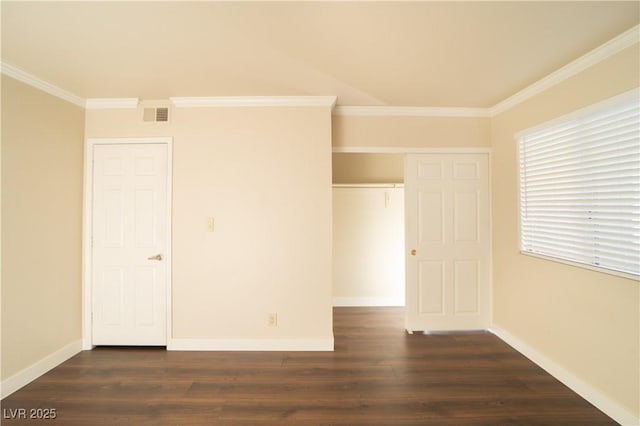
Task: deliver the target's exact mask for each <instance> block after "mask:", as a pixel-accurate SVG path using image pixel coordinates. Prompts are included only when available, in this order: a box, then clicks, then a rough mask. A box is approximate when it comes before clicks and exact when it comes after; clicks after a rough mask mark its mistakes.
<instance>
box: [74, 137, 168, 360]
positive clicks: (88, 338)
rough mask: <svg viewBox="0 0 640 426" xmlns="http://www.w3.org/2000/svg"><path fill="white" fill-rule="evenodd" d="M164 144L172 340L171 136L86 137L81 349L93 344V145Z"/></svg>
mask: <svg viewBox="0 0 640 426" xmlns="http://www.w3.org/2000/svg"><path fill="white" fill-rule="evenodd" d="M123 144H165V145H166V146H167V229H166V239H167V250H166V257H165V259H166V260H167V261H166V265H167V313H166V315H167V344H168V343H169V341H170V340H171V330H172V323H171V188H172V158H173V138H171V137H154V138H87V139H86V140H85V145H84V201H83V204H84V205H83V213H82V349H83V350H91V349H93V344H92V334H93V327H92V319H91V317H92V303H91V301H92V287H93V283H92V281H91V277H92V268H93V265H92V264H91V252H92V247H91V233H92V229H93V224H92V218H93V148H94V147H95V146H96V145H123Z"/></svg>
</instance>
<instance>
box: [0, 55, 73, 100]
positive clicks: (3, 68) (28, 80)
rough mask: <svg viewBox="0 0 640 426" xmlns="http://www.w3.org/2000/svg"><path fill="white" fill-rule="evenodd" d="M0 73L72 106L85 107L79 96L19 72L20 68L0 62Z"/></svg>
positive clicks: (24, 72)
mask: <svg viewBox="0 0 640 426" xmlns="http://www.w3.org/2000/svg"><path fill="white" fill-rule="evenodd" d="M0 72H2V74H4V75H6V76H9V77H11V78H15V79H16V80H18V81H21V82H23V83H25V84H28V85H29V86H31V87H35V88H36V89H40V90H42V91H43V92H46V93H48V94H50V95H53V96H56V97H58V98H60V99H62V100H64V101H67V102H70V103H72V104H74V105H77V106H79V107H82V108H84V106H85V101H84V99H82V98H81V97H80V96H77V95H74V94H73V93H71V92H68V91H66V90H64V89H61V88H59V87H58V86H54V85H53V84H51V83H47V82H46V81H44V80H41V79H39V78H38V77H36V76H34V75H31V74H29V73H28V72H26V71H23V70H21V69H20V68H17V67H14V66H13V65H9V64H6V63H4V62H0Z"/></svg>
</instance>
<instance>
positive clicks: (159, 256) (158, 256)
mask: <svg viewBox="0 0 640 426" xmlns="http://www.w3.org/2000/svg"><path fill="white" fill-rule="evenodd" d="M147 259H148V260H157V261H161V260H162V255H161V254H156V255H155V256H151V257H147Z"/></svg>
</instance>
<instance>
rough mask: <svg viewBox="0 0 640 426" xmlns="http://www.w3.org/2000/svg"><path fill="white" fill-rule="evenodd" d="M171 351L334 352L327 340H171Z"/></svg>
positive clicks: (330, 340)
mask: <svg viewBox="0 0 640 426" xmlns="http://www.w3.org/2000/svg"><path fill="white" fill-rule="evenodd" d="M167 350H170V351H333V337H328V338H325V339H181V338H180V339H169V342H168V344H167Z"/></svg>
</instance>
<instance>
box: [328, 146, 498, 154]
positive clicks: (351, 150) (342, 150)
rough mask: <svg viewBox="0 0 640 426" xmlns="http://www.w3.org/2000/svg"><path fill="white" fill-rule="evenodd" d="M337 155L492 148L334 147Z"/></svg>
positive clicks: (485, 150) (484, 150)
mask: <svg viewBox="0 0 640 426" xmlns="http://www.w3.org/2000/svg"><path fill="white" fill-rule="evenodd" d="M332 152H333V153H335V154H489V153H491V148H489V147H486V148H484V147H482V148H458V147H453V148H444V147H443V148H420V147H409V146H405V147H395V146H334V147H333V148H332Z"/></svg>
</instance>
